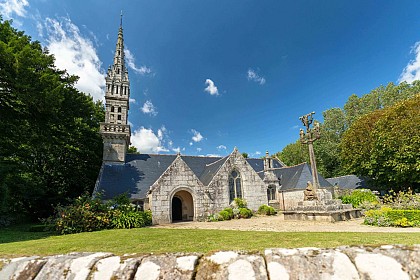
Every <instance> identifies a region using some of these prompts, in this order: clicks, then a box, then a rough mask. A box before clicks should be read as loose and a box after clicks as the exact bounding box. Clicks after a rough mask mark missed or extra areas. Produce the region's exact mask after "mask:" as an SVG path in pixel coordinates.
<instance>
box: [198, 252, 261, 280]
mask: <svg viewBox="0 0 420 280" xmlns="http://www.w3.org/2000/svg"><path fill="white" fill-rule="evenodd" d="M196 279H215V280H219V279H220V280H222V279H230V280H254V279H261V280H265V279H268V276H267V270H266V267H265V262H264V258H263V257H262V256H260V255H255V254H254V255H246V254H241V253H238V252H233V251H228V252H217V253H215V254H212V255H210V256H206V257H204V258H202V260H201V261H200V264H199V267H198V270H197V275H196Z"/></svg>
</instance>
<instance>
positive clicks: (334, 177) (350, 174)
mask: <svg viewBox="0 0 420 280" xmlns="http://www.w3.org/2000/svg"><path fill="white" fill-rule="evenodd" d="M349 176H356V177H357V178H360V177H359V176H357V175H354V174H348V175H341V176H337V177H330V178H325V180H327V179H335V178H342V177H349Z"/></svg>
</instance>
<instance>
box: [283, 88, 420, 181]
mask: <svg viewBox="0 0 420 280" xmlns="http://www.w3.org/2000/svg"><path fill="white" fill-rule="evenodd" d="M419 92H420V81H414V82H413V83H412V84H407V83H405V82H403V83H400V84H398V85H395V84H393V83H389V84H388V85H387V86H379V87H378V88H375V89H373V90H372V91H371V92H369V93H368V94H365V95H363V96H361V97H358V96H357V95H355V94H353V95H351V96H350V97H349V98H348V100H347V102H346V103H345V105H344V107H343V108H331V109H328V110H326V111H324V112H323V119H324V122H323V123H321V125H320V128H321V138H320V139H319V140H318V141H316V142H314V151H315V157H316V160H317V167H318V171H319V172H320V173H321V174H322V175H323V176H324V177H334V176H340V175H345V174H349V172H354V173H356V174H357V175H365V173H360V172H359V173H358V172H356V169H350V168H349V167H348V163H346V166H344V163H343V160H344V158H343V155H344V154H343V153H342V151H341V150H342V148H343V147H344V146H343V145H341V142H342V138H343V135H344V134H345V133H346V131H348V130H349V129H350V127H351V126H352V124H353V123H356V122H358V121H359V120H360V122H361V123H359V125H360V130H361V131H359V132H353V133H360V134H363V133H370V132H369V131H364V130H365V129H372V125H373V124H371V122H372V121H374V119H375V118H376V117H377V115H376V114H381V113H380V112H381V110H383V109H386V108H389V107H391V106H393V105H395V104H397V103H398V102H401V101H403V100H409V99H413V98H414V97H415V96H416V94H418V93H419ZM398 104H399V103H398ZM372 112H375V114H373V115H371V118H373V119H371V120H369V119H365V116H366V114H370V113H372ZM362 123H363V124H362ZM395 125H397V126H398V125H400V124H399V123H398V122H397V123H396V124H395ZM401 125H402V124H401ZM413 133H414V134H416V133H417V135H418V134H419V132H415V131H414V132H413ZM296 136H298V134H297V133H296ZM359 136H360V137H362V136H365V135H359ZM376 136H377V135H374V137H376ZM355 139H356V138H354V139H353V140H355ZM359 141H365V140H359ZM366 145H369V143H366ZM353 148H355V149H356V147H353ZM307 149H308V148H307V147H306V145H302V144H301V143H300V142H299V141H296V142H295V143H291V144H289V145H287V146H286V147H285V148H284V149H283V150H282V151H281V152H279V153H277V154H276V155H277V156H278V157H279V158H280V159H281V160H282V161H283V162H284V163H286V164H287V165H295V164H298V163H301V162H303V161H306V162H308V161H309V156H308V151H307ZM358 149H359V150H358V151H355V153H362V152H361V151H362V150H363V151H364V150H366V149H369V146H366V147H365V146H363V147H362V146H358ZM360 149H361V150H360ZM361 160H362V158H359V160H357V161H356V162H357V163H354V164H360V168H362V167H363V166H364V165H365V164H366V162H362V161H361ZM366 168H367V167H366ZM357 170H359V169H357Z"/></svg>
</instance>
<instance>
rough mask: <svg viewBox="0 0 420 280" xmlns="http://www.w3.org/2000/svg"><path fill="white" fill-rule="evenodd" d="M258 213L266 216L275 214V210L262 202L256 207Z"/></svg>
mask: <svg viewBox="0 0 420 280" xmlns="http://www.w3.org/2000/svg"><path fill="white" fill-rule="evenodd" d="M258 214H260V215H267V216H270V215H275V214H276V210H275V209H274V208H273V207H271V206H268V205H265V204H264V205H261V206H260V207H259V208H258Z"/></svg>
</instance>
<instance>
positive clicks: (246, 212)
mask: <svg viewBox="0 0 420 280" xmlns="http://www.w3.org/2000/svg"><path fill="white" fill-rule="evenodd" d="M239 215H240V217H241V218H244V219H248V218H251V217H252V211H251V210H250V209H248V208H239Z"/></svg>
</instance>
